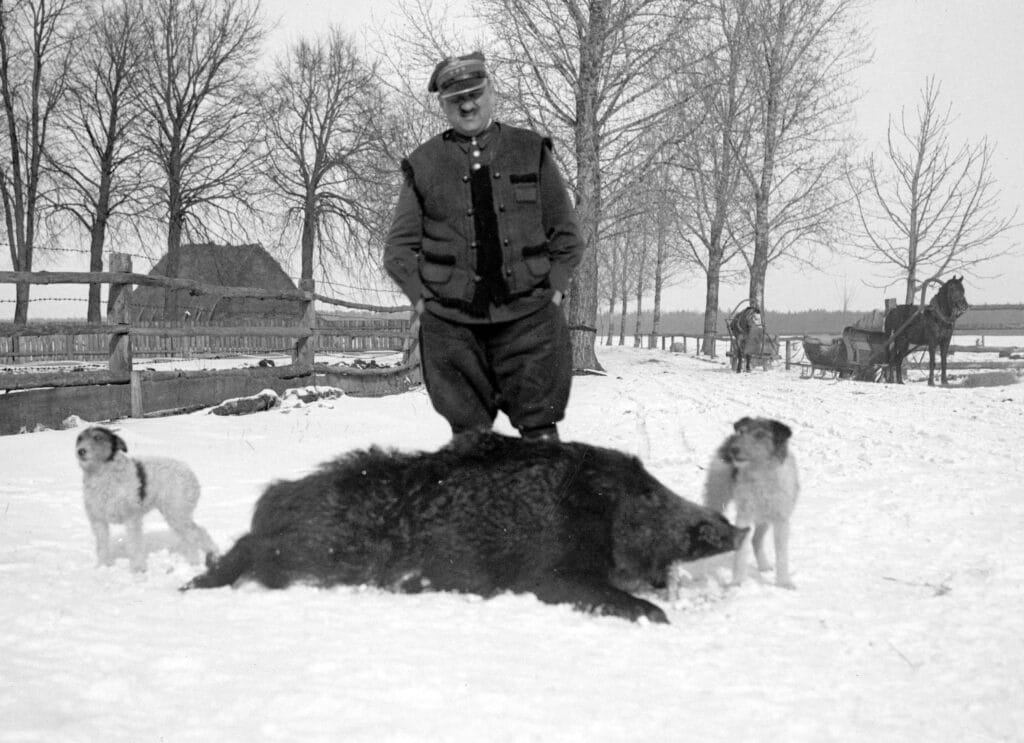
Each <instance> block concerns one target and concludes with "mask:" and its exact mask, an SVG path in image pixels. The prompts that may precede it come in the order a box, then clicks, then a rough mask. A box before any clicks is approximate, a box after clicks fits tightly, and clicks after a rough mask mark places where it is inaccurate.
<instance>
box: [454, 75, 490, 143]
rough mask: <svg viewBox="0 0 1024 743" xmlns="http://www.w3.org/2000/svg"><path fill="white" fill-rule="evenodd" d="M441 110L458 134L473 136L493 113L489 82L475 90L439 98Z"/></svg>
mask: <svg viewBox="0 0 1024 743" xmlns="http://www.w3.org/2000/svg"><path fill="white" fill-rule="evenodd" d="M441 110H442V111H444V115H445V116H447V117H448V123H449V124H451V125H452V127H454V129H455V131H457V132H458V133H459V134H464V135H465V136H467V137H473V136H475V135H477V134H479V133H480V132H482V131H483V130H484V129H485V128H486V127H487V125H488V124H489V123H491V116H492V115H493V113H494V92H493V91H492V90H491V84H490V82H488V83H486V84H485V85H484V87H482V88H479V89H477V90H471V91H469V92H468V93H463V94H462V95H456V96H452V97H451V98H442V99H441Z"/></svg>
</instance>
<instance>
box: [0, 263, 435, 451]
mask: <svg viewBox="0 0 1024 743" xmlns="http://www.w3.org/2000/svg"><path fill="white" fill-rule="evenodd" d="M0 283H27V284H32V285H39V284H91V283H107V284H109V285H110V291H109V296H108V302H107V308H108V309H107V322H106V323H98V324H86V323H70V322H54V323H29V324H14V323H0V340H2V341H4V342H5V343H6V345H5V346H4V347H0V358H3V357H4V356H6V357H8V358H13V359H16V360H20V361H24V360H26V359H29V358H35V357H36V356H37V355H39V354H42V355H43V356H44V358H53V356H52V355H50V354H58V353H61V355H63V352H66V351H67V350H69V349H70V350H72V351H74V352H75V354H76V355H73V356H71V358H81V359H94V360H99V359H104V358H105V359H106V361H107V364H106V366H107V368H106V369H100V370H92V371H45V372H37V373H14V372H0V390H4V391H5V394H2V395H0V434H9V433H18V432H19V431H21V430H26V429H27V430H31V429H33V428H34V427H36V426H40V425H41V426H46V427H50V428H54V427H58V426H59V425H60V424H61V422H62V421H63V420H64V419H65V418H67V417H68V416H69V415H71V414H76V415H78V416H80V417H82V418H84V419H86V420H108V419H113V418H120V417H126V416H132V417H141V416H145V415H152V414H161V413H166V412H169V411H171V412H173V411H183V410H194V409H198V408H201V407H206V406H209V405H214V404H217V403H219V402H221V401H222V400H224V399H227V398H230V397H238V396H242V395H250V394H255V393H257V392H259V391H260V390H263V389H267V388H270V389H273V390H275V391H277V392H282V391H283V390H284V389H285V388H286V387H294V386H304V385H309V384H321V385H329V386H335V387H340V388H342V389H344V390H345V391H346V392H348V393H350V394H356V395H380V394H388V393H391V392H397V391H401V390H405V389H408V388H409V387H410V386H412V385H415V384H417V383H419V381H420V376H419V374H420V372H419V367H418V364H416V363H415V362H414V361H410V359H413V358H414V355H413V354H411V353H407V354H406V358H405V360H404V361H403V363H402V364H400V365H398V366H395V367H390V368H383V369H358V368H351V367H339V366H332V365H327V364H321V363H316V361H315V353H316V350H317V348H318V347H320V346H321V344H322V345H323V349H322V350H325V351H332V350H336V351H351V350H366V347H367V346H368V345H369V346H373V347H375V348H378V347H379V348H381V349H384V348H386V349H387V350H403V349H404V350H406V351H407V352H411V350H412V348H413V345H414V344H413V343H412V339H411V338H410V337H409V330H408V325H409V321H408V319H405V318H403V319H389V320H381V321H380V322H381V323H382V324H383V326H382V327H370V328H366V327H361V328H360V327H356V326H355V325H354V324H351V323H346V322H344V321H341V322H339V321H336V320H333V319H332V320H328V321H325V322H324V324H323V327H319V326H318V318H317V314H316V311H315V306H314V305H315V303H316V302H322V303H326V304H330V305H335V306H343V307H348V308H354V309H366V310H378V311H387V312H393V313H408V312H409V309H410V308H372V307H367V306H365V305H357V304H354V303H349V302H344V301H341V300H336V299H333V298H330V297H322V296H320V295H317V294H316V293H315V292H314V291H313V286H312V283H311V282H308V285H305V284H306V283H307V282H304V285H303V286H302V287H301V288H300V289H298V290H265V289H256V288H248V287H225V286H216V285H209V284H203V283H201V282H196V281H190V280H187V279H169V278H166V277H162V276H150V275H147V274H136V273H132V271H131V259H130V258H129V257H128V256H122V255H117V254H115V255H113V256H112V259H111V270H110V271H109V272H81V273H77V272H60V273H57V272H52V273H51V272H15V271H0ZM132 284H149V285H156V286H162V287H164V288H167V289H177V290H185V291H188V292H189V293H191V294H214V295H217V296H222V297H223V296H231V297H251V298H257V299H290V300H298V301H299V302H301V303H302V307H303V314H302V317H301V319H299V320H297V321H295V322H279V323H270V324H267V323H258V324H257V323H253V322H248V321H246V322H245V323H244V324H202V325H199V324H195V323H191V322H180V323H173V322H172V323H152V322H150V323H144V324H143V323H131V322H129V318H130V317H131V308H130V305H129V297H130V292H129V291H128V290H129V289H130V287H131V285H132ZM198 349H204V350H203V353H216V351H217V350H219V351H221V352H223V353H228V352H229V349H230V352H233V353H242V352H244V353H249V352H255V353H258V354H269V353H270V352H271V349H274V350H277V351H278V352H282V351H283V352H285V353H287V354H288V355H289V356H290V363H288V364H285V365H281V366H264V367H257V368H252V369H225V370H217V371H196V372H185V371H152V370H140V369H137V368H135V366H134V363H133V359H134V357H135V356H136V355H138V356H140V357H141V356H143V355H145V356H153V355H160V356H182V355H186V354H195V353H197V351H198ZM64 358H68V356H64Z"/></svg>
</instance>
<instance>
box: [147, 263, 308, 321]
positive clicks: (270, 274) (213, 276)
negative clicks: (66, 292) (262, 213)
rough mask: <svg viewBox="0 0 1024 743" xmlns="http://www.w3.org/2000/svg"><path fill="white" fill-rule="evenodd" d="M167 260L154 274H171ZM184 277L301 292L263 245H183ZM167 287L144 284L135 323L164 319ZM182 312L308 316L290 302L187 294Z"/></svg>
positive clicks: (202, 316)
mask: <svg viewBox="0 0 1024 743" xmlns="http://www.w3.org/2000/svg"><path fill="white" fill-rule="evenodd" d="M166 265H167V256H166V255H165V256H164V257H163V258H161V259H160V261H159V262H158V263H157V264H156V265H155V266H153V270H151V271H150V272H149V273H150V275H151V276H166V275H167V273H166ZM178 278H181V279H191V280H193V281H200V282H202V283H204V284H217V285H219V286H251V287H256V288H260V289H295V288H296V287H295V283H294V282H293V281H292V280H291V279H290V278H289V277H288V274H286V273H285V272H284V270H283V269H282V268H281V265H280V264H279V263H278V262H277V261H276V260H274V258H273V257H272V256H271V255H270V254H269V253H268V252H267V251H266V250H264V249H263V247H262V246H261V245H212V244H204V245H182V246H181V261H180V264H179V273H178ZM164 291H165V290H164V289H163V287H157V286H139V287H137V288H136V289H135V290H134V291H133V292H132V295H131V300H130V301H131V308H132V317H133V318H134V319H135V320H162V319H164V317H163V310H164ZM179 309H180V311H181V313H182V315H183V316H184V315H185V313H186V312H187V313H188V315H187V317H189V318H190V319H191V320H194V321H200V322H208V321H210V320H214V321H216V320H228V319H231V320H236V319H239V318H248V319H280V320H296V319H298V318H300V317H301V316H302V306H301V303H300V302H298V301H292V300H286V299H251V298H238V297H218V296H216V295H204V296H190V295H189V294H188V293H187V292H182V294H181V297H180V300H179Z"/></svg>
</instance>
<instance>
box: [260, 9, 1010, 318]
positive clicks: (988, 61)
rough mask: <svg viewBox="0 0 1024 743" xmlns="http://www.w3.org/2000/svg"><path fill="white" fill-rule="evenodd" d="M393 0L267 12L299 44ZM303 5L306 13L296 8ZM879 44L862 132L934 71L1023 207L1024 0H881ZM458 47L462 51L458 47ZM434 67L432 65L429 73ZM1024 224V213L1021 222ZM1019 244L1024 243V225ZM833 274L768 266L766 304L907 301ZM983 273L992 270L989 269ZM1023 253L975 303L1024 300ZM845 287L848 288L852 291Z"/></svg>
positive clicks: (870, 23) (869, 21)
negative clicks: (985, 140)
mask: <svg viewBox="0 0 1024 743" xmlns="http://www.w3.org/2000/svg"><path fill="white" fill-rule="evenodd" d="M389 6H390V3H388V2H381V1H380V0H376V1H375V2H374V3H372V4H371V3H370V2H368V0H360V1H359V2H352V1H351V0H344V1H342V2H339V1H338V0H304V1H303V0H299V1H298V2H296V0H264V8H265V9H266V11H267V13H268V16H270V17H272V18H276V17H280V18H281V19H282V23H281V26H280V27H279V28H278V30H277V31H276V32H275V34H274V36H273V41H275V42H277V43H281V42H283V41H284V40H292V39H294V38H295V36H296V35H297V34H299V33H315V32H316V31H317V30H318V29H320V28H323V27H325V26H326V25H328V24H330V23H335V24H338V25H340V26H342V27H343V28H345V29H346V30H350V31H352V32H354V33H361V32H363V31H372V29H373V28H374V25H375V22H374V20H373V19H374V18H376V21H377V22H379V20H380V19H381V18H383V17H386V16H387V8H388V7H389ZM297 11H298V12H297ZM864 26H865V28H866V29H867V31H868V35H869V37H870V38H871V39H872V42H873V45H874V58H873V61H872V62H871V63H870V64H869V65H867V66H866V67H865V68H863V69H862V70H861V72H860V74H859V76H858V81H857V82H858V84H859V85H860V87H861V88H862V92H863V97H862V99H861V101H860V103H859V105H858V106H857V112H856V113H857V122H856V129H857V130H858V131H859V132H860V134H861V136H862V137H864V139H865V140H866V141H867V142H868V143H869V144H871V143H875V144H881V143H882V142H883V141H884V137H885V130H886V124H887V120H888V116H889V115H890V114H894V115H898V114H899V111H900V108H901V107H903V106H905V107H907V109H908V111H909V112H913V110H914V107H915V105H916V103H917V101H918V100H919V96H920V91H921V88H922V86H923V85H924V82H925V79H926V78H927V77H928V76H929V75H935V77H936V78H937V79H938V80H939V82H940V83H941V86H942V101H943V102H944V103H946V104H949V105H951V106H952V109H953V113H954V115H955V116H956V122H955V124H954V127H953V130H952V136H951V142H952V143H953V144H959V143H961V142H963V141H968V140H969V141H977V140H979V139H980V138H981V137H983V136H988V137H989V140H990V141H991V142H994V143H995V144H996V146H997V149H996V158H995V162H994V163H993V171H994V175H995V178H996V181H997V183H998V185H999V188H1000V189H1001V191H1002V196H1001V199H1000V203H1001V204H1002V205H1003V208H1004V209H1005V210H1006V211H1007V212H1012V211H1013V209H1014V208H1015V207H1016V206H1017V205H1020V204H1024V144H1022V143H1021V137H1022V136H1024V95H1022V94H1021V93H1020V92H1019V91H1021V90H1024V54H1022V52H1021V45H1022V44H1024V41H1022V39H1021V31H1022V30H1024V2H1020V0H875V2H874V3H873V4H872V5H871V6H870V7H869V8H868V10H867V11H866V13H865V16H864ZM452 51H453V52H458V51H461V50H452ZM427 72H428V71H424V79H426V75H427ZM1018 221H1021V222H1024V209H1022V210H1021V214H1020V216H1019V220H1018ZM1013 237H1014V240H1012V241H1011V240H1007V244H1009V243H1010V242H1013V241H1016V242H1018V243H1020V242H1024V230H1021V229H1018V230H1017V232H1016V233H1015V234H1014V236H1013ZM830 270H831V272H832V275H828V274H825V273H822V274H817V273H814V272H810V273H807V272H803V273H801V272H797V271H794V270H792V269H791V268H784V267H782V266H780V267H779V268H773V269H770V270H769V274H768V283H767V295H768V299H767V304H768V305H769V307H772V308H774V309H779V310H790V309H793V310H795V309H807V308H817V307H823V308H838V307H839V306H840V304H841V302H842V296H843V293H844V291H845V292H846V293H847V294H848V295H849V296H850V297H851V298H852V306H853V307H854V308H858V309H872V308H876V307H881V306H882V302H883V298H884V297H885V296H893V297H898V298H901V297H902V289H901V288H893V289H890V290H888V291H884V290H882V289H879V288H874V287H872V286H865V285H864V284H863V282H862V280H863V279H865V278H868V280H869V281H870V283H872V284H875V285H877V284H878V283H879V279H878V278H877V277H875V278H874V279H873V280H872V278H871V275H870V269H869V268H865V267H864V266H862V265H859V264H857V263H855V262H853V261H850V260H843V259H837V260H836V261H835V262H834V264H833V265H832V266H831V268H830ZM982 274H984V275H982ZM1022 277H1024V249H1020V248H1018V250H1017V251H1016V256H1015V257H1013V258H1007V259H1003V260H1000V261H999V262H998V263H993V264H989V265H988V266H987V267H986V268H983V269H978V271H977V272H975V273H972V274H970V275H968V276H967V279H966V284H967V287H968V298H969V299H970V300H971V301H972V302H973V303H982V302H1020V301H1024V290H1022V289H1021V288H1020V282H1021V278H1022ZM844 286H845V287H846V288H845V289H844ZM703 291H704V288H703V279H702V278H701V277H694V278H693V280H691V281H689V282H688V283H686V284H685V285H684V286H682V287H677V288H674V289H670V290H669V294H668V297H667V304H668V306H670V307H672V308H676V309H702V308H703V304H704V303H703ZM745 295H746V285H745V283H744V284H743V285H739V286H729V287H723V292H722V306H723V307H726V308H729V307H731V306H733V305H734V304H735V303H736V302H738V301H739V300H741V299H742V298H743V297H744V296H745Z"/></svg>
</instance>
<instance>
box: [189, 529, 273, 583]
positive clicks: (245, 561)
mask: <svg viewBox="0 0 1024 743" xmlns="http://www.w3.org/2000/svg"><path fill="white" fill-rule="evenodd" d="M254 546H255V542H254V538H253V536H252V535H251V534H246V535H245V536H244V537H242V538H241V539H239V540H238V541H237V542H235V546H234V547H232V548H231V549H230V550H228V551H227V553H225V554H224V555H221V556H220V557H219V558H217V559H214V560H207V564H206V572H205V573H203V574H202V575H197V576H196V577H195V578H193V579H192V580H191V581H189V582H188V583H186V584H185V585H184V586H182V587H181V590H182V591H188V590H190V589H192V588H220V587H221V586H230V585H232V584H234V583H235V581H237V580H238V579H239V578H241V577H242V576H243V575H245V574H246V573H251V572H252V569H253V564H254V562H255V550H254Z"/></svg>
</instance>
